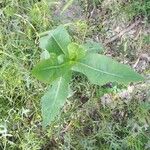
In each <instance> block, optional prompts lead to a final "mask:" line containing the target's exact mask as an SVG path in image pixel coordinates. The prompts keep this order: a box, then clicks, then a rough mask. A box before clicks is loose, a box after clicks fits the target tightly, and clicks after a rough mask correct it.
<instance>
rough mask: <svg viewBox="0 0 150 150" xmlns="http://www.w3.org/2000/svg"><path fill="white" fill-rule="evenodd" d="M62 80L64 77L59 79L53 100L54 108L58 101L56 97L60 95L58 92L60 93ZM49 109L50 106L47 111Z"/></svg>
mask: <svg viewBox="0 0 150 150" xmlns="http://www.w3.org/2000/svg"><path fill="white" fill-rule="evenodd" d="M61 82H62V77H60V79H59V81H58V85H57V89H56V93H55V96H54V100H53V103H52V108H53V106H54V105H55V102H56V99H57V96H58V93H59V89H60V85H61ZM48 109H49V107H48V108H47V109H46V111H47V110H48Z"/></svg>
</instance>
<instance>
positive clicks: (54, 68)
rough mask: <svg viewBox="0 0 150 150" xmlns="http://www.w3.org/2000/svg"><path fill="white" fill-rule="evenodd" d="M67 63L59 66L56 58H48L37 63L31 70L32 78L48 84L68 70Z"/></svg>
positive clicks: (68, 64) (68, 65)
mask: <svg viewBox="0 0 150 150" xmlns="http://www.w3.org/2000/svg"><path fill="white" fill-rule="evenodd" d="M70 66H71V64H70V63H69V62H68V63H67V62H66V63H63V64H59V62H58V60H57V58H50V59H46V60H42V61H41V62H39V63H38V64H37V65H36V66H35V67H34V68H33V70H32V74H33V76H35V77H36V78H37V79H38V80H41V81H43V82H44V83H50V82H52V81H53V80H55V79H57V78H58V77H60V76H61V75H63V74H65V73H66V71H68V70H69V69H70Z"/></svg>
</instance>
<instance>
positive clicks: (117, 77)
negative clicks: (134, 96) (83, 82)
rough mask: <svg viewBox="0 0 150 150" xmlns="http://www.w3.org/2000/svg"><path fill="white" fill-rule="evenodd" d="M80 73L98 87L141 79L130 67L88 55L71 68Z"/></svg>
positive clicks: (91, 54) (101, 57)
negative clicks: (109, 83)
mask: <svg viewBox="0 0 150 150" xmlns="http://www.w3.org/2000/svg"><path fill="white" fill-rule="evenodd" d="M72 69H73V70H74V71H77V72H81V73H83V74H84V75H86V76H87V77H88V79H89V80H90V81H91V82H92V83H94V84H98V85H103V84H106V83H108V82H115V81H116V82H119V83H124V84H127V83H129V82H136V81H141V80H143V78H142V77H141V76H140V75H139V74H138V73H136V72H134V71H133V70H132V69H130V67H128V66H126V65H123V64H120V63H118V62H116V61H114V60H112V59H111V58H109V57H106V56H103V55H99V54H94V53H89V54H87V55H86V57H85V58H84V59H82V60H80V61H78V62H77V63H76V65H75V66H73V68H72Z"/></svg>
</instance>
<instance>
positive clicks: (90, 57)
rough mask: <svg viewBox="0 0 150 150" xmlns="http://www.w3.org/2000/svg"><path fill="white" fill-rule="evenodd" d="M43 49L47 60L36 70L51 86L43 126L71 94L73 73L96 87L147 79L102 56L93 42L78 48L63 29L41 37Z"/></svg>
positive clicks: (47, 93) (44, 105)
mask: <svg viewBox="0 0 150 150" xmlns="http://www.w3.org/2000/svg"><path fill="white" fill-rule="evenodd" d="M40 47H41V48H42V49H44V50H46V51H48V52H49V53H45V54H46V55H45V56H46V57H45V58H46V59H45V60H42V61H41V62H39V63H38V64H37V65H36V66H35V67H34V68H33V70H32V74H33V76H35V77H36V78H37V79H39V80H41V81H43V82H45V83H50V87H49V88H48V91H47V92H46V93H45V95H44V96H43V97H42V102H41V104H42V116H43V126H44V127H45V126H47V125H48V124H50V122H51V121H53V120H54V119H55V117H56V116H57V115H58V114H59V112H60V108H61V107H62V106H63V105H64V103H65V101H66V99H67V97H68V94H69V91H70V90H69V82H70V80H71V75H72V72H73V71H76V72H80V73H83V74H84V75H86V76H87V78H88V79H89V80H90V81H91V83H93V84H97V85H104V84H106V83H107V82H118V83H122V84H128V83H129V82H136V81H141V80H143V78H142V77H141V76H140V75H139V74H138V73H136V72H134V71H133V70H132V69H130V68H129V67H128V66H126V65H123V64H120V63H118V62H116V61H114V60H112V59H111V58H109V57H107V56H104V55H101V54H98V52H99V53H102V51H103V49H102V46H101V45H99V44H98V43H95V42H93V41H88V42H87V43H86V44H83V45H78V44H77V43H74V42H72V41H71V38H70V36H69V34H68V32H67V31H66V29H65V28H64V27H63V26H59V27H57V28H56V29H55V30H52V31H49V32H48V34H47V35H45V36H43V37H41V38H40Z"/></svg>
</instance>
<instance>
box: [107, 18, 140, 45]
mask: <svg viewBox="0 0 150 150" xmlns="http://www.w3.org/2000/svg"><path fill="white" fill-rule="evenodd" d="M140 22H141V20H137V21H135V22H134V23H133V24H131V25H130V26H129V27H127V28H125V29H124V30H122V31H121V32H120V33H119V34H117V35H115V36H113V37H111V38H110V39H108V40H106V41H105V44H106V45H107V44H109V43H112V42H114V41H116V40H117V39H118V38H120V37H121V36H123V35H124V34H125V33H126V32H129V31H130V30H132V29H133V28H134V27H135V26H137V25H138V24H139V23H140Z"/></svg>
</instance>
